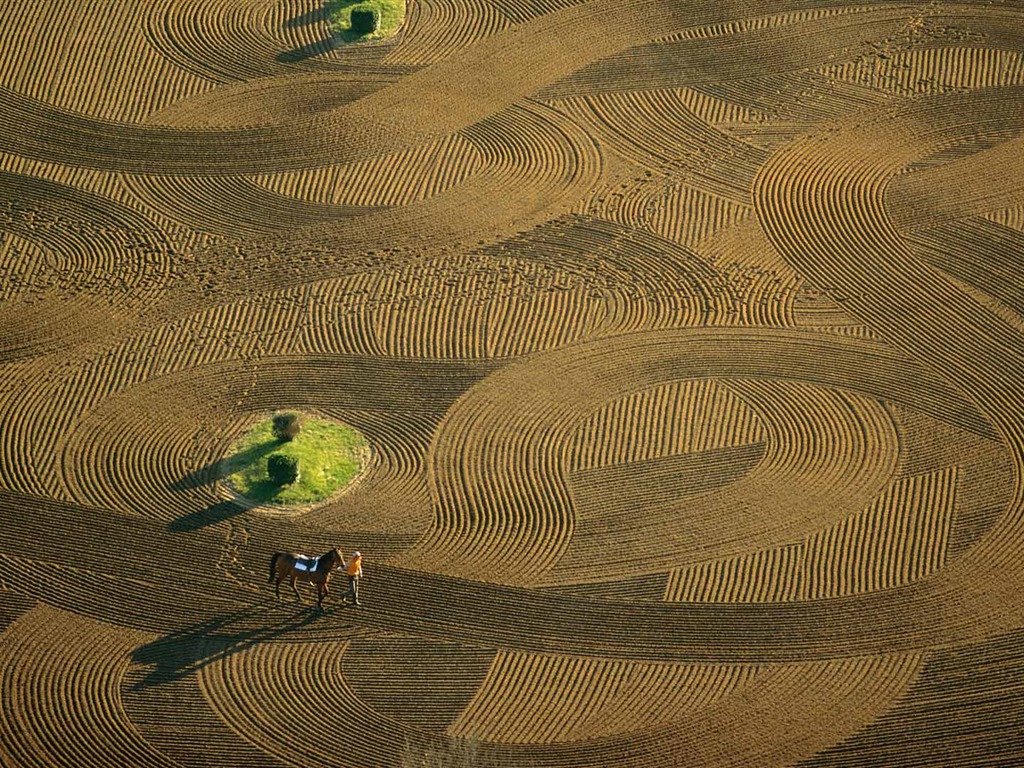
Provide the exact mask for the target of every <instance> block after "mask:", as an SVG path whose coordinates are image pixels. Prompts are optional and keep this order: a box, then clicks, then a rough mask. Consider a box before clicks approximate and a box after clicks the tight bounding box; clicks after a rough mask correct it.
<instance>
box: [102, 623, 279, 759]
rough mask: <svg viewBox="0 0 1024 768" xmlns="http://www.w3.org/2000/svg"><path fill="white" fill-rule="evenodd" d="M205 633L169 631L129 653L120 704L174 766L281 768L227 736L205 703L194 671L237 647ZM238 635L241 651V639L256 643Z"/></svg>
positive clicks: (251, 637)
mask: <svg viewBox="0 0 1024 768" xmlns="http://www.w3.org/2000/svg"><path fill="white" fill-rule="evenodd" d="M204 629H206V628H205V627H193V628H191V629H186V630H185V631H181V632H172V633H171V634H169V635H165V636H162V637H160V638H158V639H156V640H153V641H151V642H149V643H147V644H146V645H142V646H139V647H138V648H136V649H135V650H134V651H133V652H132V661H133V664H132V665H131V666H130V667H129V668H128V670H127V671H126V673H125V675H124V678H123V683H122V686H121V700H122V702H123V706H124V709H125V712H126V713H127V714H128V717H129V718H131V723H132V727H134V728H135V729H136V731H138V733H139V734H140V735H141V737H142V738H144V739H145V740H146V742H147V743H148V744H150V745H151V746H152V747H153V748H154V749H157V750H159V751H160V752H161V753H162V754H164V755H166V756H167V758H168V759H169V760H173V761H174V762H175V764H176V765H186V766H188V765H204V764H208V763H210V762H216V763H219V764H222V765H230V764H232V763H243V764H248V765H265V766H268V768H279V766H284V765H285V764H284V763H282V762H279V761H275V760H274V759H273V758H272V757H271V756H270V755H268V754H266V753H265V752H262V751H261V750H259V749H257V748H255V747H254V746H252V745H251V744H250V743H249V742H247V741H246V740H245V739H244V737H243V736H242V735H240V734H238V733H235V732H234V731H232V730H231V729H230V727H229V726H228V724H227V723H225V722H223V721H222V720H221V719H220V718H218V717H217V716H216V715H215V714H214V712H213V710H212V709H211V708H210V705H209V702H207V700H206V699H205V698H204V696H203V693H202V690H201V689H200V685H199V680H198V674H197V672H198V670H199V669H200V668H202V666H205V665H206V664H208V663H210V661H211V659H215V658H219V657H220V656H221V655H222V654H228V653H231V652H233V651H232V649H233V648H234V647H235V642H236V641H234V640H232V639H220V638H216V637H212V638H211V637H207V636H206V633H205V632H204V631H203V630H204ZM241 636H242V638H243V639H242V640H240V641H237V642H238V644H239V645H240V646H244V644H245V643H246V642H247V640H246V638H248V642H255V641H256V640H257V639H258V638H261V636H260V635H258V634H257V633H254V632H252V631H251V630H249V633H248V634H247V633H246V632H245V631H243V632H242V633H241ZM170 713H173V714H170Z"/></svg>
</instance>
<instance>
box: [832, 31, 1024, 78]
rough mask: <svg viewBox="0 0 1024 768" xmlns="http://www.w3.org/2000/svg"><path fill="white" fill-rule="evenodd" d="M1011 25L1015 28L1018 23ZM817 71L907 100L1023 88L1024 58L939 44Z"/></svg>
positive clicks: (1001, 52)
mask: <svg viewBox="0 0 1024 768" xmlns="http://www.w3.org/2000/svg"><path fill="white" fill-rule="evenodd" d="M1014 21H1015V23H1019V19H1017V18H1015V19H1014ZM821 72H822V74H824V75H826V76H827V77H830V78H835V79H837V80H843V81H847V82H851V83H857V84H859V85H866V86H869V87H871V88H875V89H878V90H882V91H886V92H889V93H892V94H894V95H898V96H910V95H913V94H923V93H943V92H946V91H949V90H954V89H958V90H959V89H974V88H995V87H999V86H1005V85H1022V84H1024V57H1022V56H1021V53H1020V52H1018V51H1011V50H999V49H993V48H977V47H960V46H951V45H943V46H941V47H935V48H926V49H923V50H921V49H917V50H907V51H898V52H896V53H895V55H891V56H885V57H884V58H881V57H876V58H872V59H867V60H857V61H851V62H845V63H843V64H838V65H833V66H829V67H825V68H823V69H822V70H821Z"/></svg>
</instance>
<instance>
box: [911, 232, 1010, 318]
mask: <svg viewBox="0 0 1024 768" xmlns="http://www.w3.org/2000/svg"><path fill="white" fill-rule="evenodd" d="M905 239H906V243H907V245H908V246H910V247H911V248H912V249H913V250H914V254H915V255H916V256H917V257H918V258H921V259H922V260H924V261H925V262H927V263H928V264H930V265H931V266H933V267H935V268H936V269H938V270H941V271H942V273H944V274H945V275H948V276H951V277H952V278H953V279H954V280H956V281H957V282H958V283H959V284H960V285H962V286H963V287H964V289H965V290H968V291H971V290H973V291H976V292H977V293H978V294H979V295H980V296H982V297H984V298H985V300H988V301H990V302H992V304H996V303H997V302H998V304H1000V305H1002V308H1003V310H1004V311H1003V313H1002V314H1003V315H1004V316H1009V317H1010V319H1009V322H1010V323H1014V322H1015V321H1016V323H1017V324H1018V325H1019V324H1020V322H1021V319H1022V318H1024V277H1022V276H1021V274H1020V271H1019V266H1018V265H1019V264H1020V262H1021V258H1022V257H1024V233H1020V232H1017V231H1016V230H1013V229H1009V228H1006V227H1002V226H1000V225H998V224H993V223H991V222H989V221H986V220H984V219H968V220H965V221H956V222H950V223H948V224H944V225H942V226H938V227H934V228H931V229H929V230H928V231H926V232H914V233H912V234H908V235H907V236H906V238H905ZM1013 315H1016V318H1013Z"/></svg>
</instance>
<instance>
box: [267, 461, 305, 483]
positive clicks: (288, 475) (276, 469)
mask: <svg viewBox="0 0 1024 768" xmlns="http://www.w3.org/2000/svg"><path fill="white" fill-rule="evenodd" d="M267 474H268V475H269V476H270V480H271V482H273V483H274V484H275V485H291V484H292V483H294V482H295V481H296V480H298V479H299V460H298V459H297V458H295V457H294V456H286V455H285V454H283V453H272V454H271V455H270V457H269V458H268V459H267Z"/></svg>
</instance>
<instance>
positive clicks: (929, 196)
mask: <svg viewBox="0 0 1024 768" xmlns="http://www.w3.org/2000/svg"><path fill="white" fill-rule="evenodd" d="M1021 132H1022V127H1021V126H1019V125H1018V126H1013V127H1012V128H1009V129H1008V131H1007V133H1010V135H1011V136H1012V137H1013V138H1010V139H1009V140H1007V141H1002V142H1000V143H999V144H997V145H996V146H994V147H992V148H991V149H984V148H983V149H982V151H980V152H975V153H974V154H971V155H969V156H968V157H964V158H960V159H956V160H952V161H951V162H947V163H945V164H943V165H940V166H937V167H935V168H929V169H925V170H919V171H915V172H913V173H907V174H904V175H902V176H900V177H899V178H896V179H893V180H892V183H891V184H890V185H889V187H888V189H887V190H886V195H885V205H886V211H887V213H888V214H889V216H890V218H891V220H892V223H893V224H894V225H895V226H896V227H897V228H898V229H900V230H912V229H922V228H928V227H935V226H938V225H940V224H944V223H946V222H949V221H950V219H957V218H967V217H969V216H977V215H981V214H985V213H989V212H991V211H992V210H997V209H999V208H1001V207H1005V206H1006V205H1007V204H1008V203H1014V204H1018V205H1019V204H1021V203H1024V185H1022V184H1021V183H1020V181H1019V177H1020V175H1021V174H1022V173H1024V159H1022V158H1024V136H1021ZM971 143H973V142H968V143H967V146H968V147H970V144H971ZM973 178H984V179H987V180H988V183H987V184H985V185H974V184H963V183H961V182H962V180H963V179H973ZM939 189H942V190H944V191H945V192H946V193H947V194H946V196H945V197H942V198H940V197H939V196H938V195H937V194H936V191H937V190H939Z"/></svg>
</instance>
